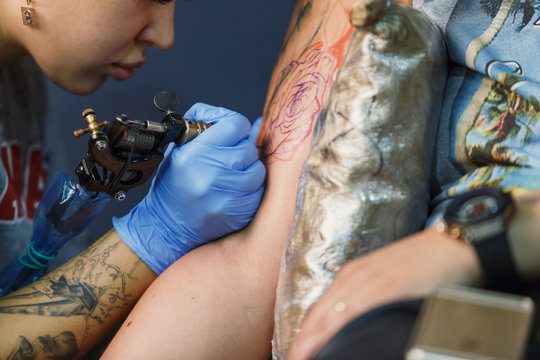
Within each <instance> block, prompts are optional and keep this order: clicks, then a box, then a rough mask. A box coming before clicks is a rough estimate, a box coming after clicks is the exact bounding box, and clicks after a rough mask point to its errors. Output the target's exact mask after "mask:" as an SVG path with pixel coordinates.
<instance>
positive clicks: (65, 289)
mask: <svg viewBox="0 0 540 360" xmlns="http://www.w3.org/2000/svg"><path fill="white" fill-rule="evenodd" d="M119 245H120V241H119V242H117V243H115V244H112V245H110V246H108V247H106V248H100V247H99V246H98V247H94V248H89V249H87V250H86V251H85V252H83V253H81V255H79V256H78V258H77V259H75V260H74V261H72V262H70V263H68V264H66V265H65V266H64V267H62V268H61V272H54V273H52V274H50V275H49V276H48V277H46V278H44V279H42V280H39V281H37V282H36V283H34V284H32V285H30V286H29V287H28V291H25V292H23V293H20V292H18V293H14V294H11V295H8V296H5V297H4V298H2V299H0V313H6V314H21V315H23V314H30V315H37V316H53V317H72V316H81V317H82V318H83V319H84V321H85V323H86V329H85V332H84V335H83V339H82V340H83V341H84V340H85V339H86V337H87V335H88V331H89V329H90V328H91V327H93V326H95V325H96V324H102V323H103V322H104V321H105V320H107V319H109V318H111V317H112V315H113V312H114V311H115V310H118V309H120V310H122V309H125V308H127V307H128V306H129V305H130V301H129V300H130V298H131V296H132V294H130V293H129V292H127V291H126V282H127V281H128V280H130V279H132V280H135V279H136V278H135V277H133V275H132V274H133V273H134V271H135V269H136V267H137V266H138V265H140V264H141V262H140V261H138V262H136V263H135V264H134V265H133V266H132V268H131V269H129V270H128V271H123V270H122V269H121V268H120V267H119V266H118V265H116V264H113V263H112V262H111V261H110V256H111V253H112V252H113V251H114V250H115V249H116V248H118V246H119ZM69 334H71V335H72V336H73V342H74V343H75V345H76V341H75V335H73V333H69V332H64V333H62V334H60V335H58V336H56V337H54V338H52V339H57V340H56V341H60V340H58V339H61V341H62V342H63V343H65V342H66V341H67V339H69V336H68V335H69ZM71 335H70V336H71ZM59 336H60V338H59ZM21 338H24V337H21ZM38 339H40V341H41V340H43V341H45V340H47V339H48V337H47V336H42V337H39V338H38ZM25 340H26V339H25ZM21 341H22V340H21ZM23 342H24V341H23ZM24 343H25V344H30V343H29V342H28V341H26V342H24ZM53 343H54V342H53ZM32 344H33V343H32ZM21 346H22V343H21ZM34 347H35V346H34ZM18 358H20V357H15V358H14V359H18ZM22 358H24V357H21V359H22Z"/></svg>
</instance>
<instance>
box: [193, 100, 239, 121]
mask: <svg viewBox="0 0 540 360" xmlns="http://www.w3.org/2000/svg"><path fill="white" fill-rule="evenodd" d="M231 112H233V111H231V110H229V109H226V108H224V107H218V106H213V105H208V104H205V103H202V102H198V103H196V104H193V106H191V107H190V108H189V110H188V111H186V113H185V114H184V117H185V118H186V119H190V120H197V121H204V122H213V121H217V120H219V119H220V118H222V117H224V116H227V115H228V114H229V113H231Z"/></svg>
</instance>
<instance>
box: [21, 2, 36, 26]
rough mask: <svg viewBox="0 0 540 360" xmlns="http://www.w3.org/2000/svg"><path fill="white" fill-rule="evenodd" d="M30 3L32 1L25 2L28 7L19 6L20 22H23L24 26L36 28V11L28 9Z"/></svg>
mask: <svg viewBox="0 0 540 360" xmlns="http://www.w3.org/2000/svg"><path fill="white" fill-rule="evenodd" d="M31 2H32V0H26V5H28V6H21V14H22V21H23V24H24V25H26V26H31V27H33V28H37V27H38V18H37V14H36V10H34V9H33V8H31V7H30V3H31Z"/></svg>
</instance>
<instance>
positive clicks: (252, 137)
mask: <svg viewBox="0 0 540 360" xmlns="http://www.w3.org/2000/svg"><path fill="white" fill-rule="evenodd" d="M262 119H263V118H262V116H259V117H258V118H257V119H256V120H255V121H254V122H253V124H251V132H250V133H249V141H251V142H252V143H254V144H255V143H256V142H257V137H258V136H259V130H260V129H261V124H262Z"/></svg>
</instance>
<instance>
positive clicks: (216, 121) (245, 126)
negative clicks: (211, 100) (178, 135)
mask: <svg viewBox="0 0 540 360" xmlns="http://www.w3.org/2000/svg"><path fill="white" fill-rule="evenodd" d="M184 117H186V118H187V119H191V120H197V121H204V122H206V123H212V124H213V125H212V126H211V127H210V128H209V129H207V130H206V131H205V132H204V133H203V134H201V135H199V136H198V137H197V139H195V140H196V141H200V142H203V143H206V144H213V145H218V146H232V145H236V144H237V143H238V142H239V141H240V140H242V139H244V138H247V137H249V132H250V130H251V124H250V122H249V120H248V119H247V118H246V117H245V116H243V115H241V114H239V113H237V112H235V111H232V110H228V109H225V108H222V107H215V106H211V105H207V104H203V103H197V104H195V105H193V106H192V107H191V108H190V109H189V110H188V111H187V112H186V113H185V114H184Z"/></svg>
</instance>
